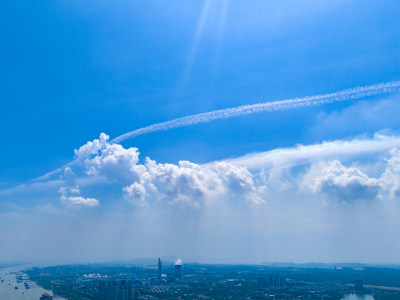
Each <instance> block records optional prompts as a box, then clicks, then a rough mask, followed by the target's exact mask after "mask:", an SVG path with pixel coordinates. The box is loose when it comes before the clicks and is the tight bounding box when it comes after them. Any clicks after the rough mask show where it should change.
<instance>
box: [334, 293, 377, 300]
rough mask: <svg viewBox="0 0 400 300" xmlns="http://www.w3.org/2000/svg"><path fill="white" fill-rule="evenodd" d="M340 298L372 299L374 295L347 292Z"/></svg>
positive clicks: (348, 299) (351, 299) (346, 299)
mask: <svg viewBox="0 0 400 300" xmlns="http://www.w3.org/2000/svg"><path fill="white" fill-rule="evenodd" d="M342 300H374V297H373V296H371V295H360V294H347V295H345V296H344V297H343V298H342Z"/></svg>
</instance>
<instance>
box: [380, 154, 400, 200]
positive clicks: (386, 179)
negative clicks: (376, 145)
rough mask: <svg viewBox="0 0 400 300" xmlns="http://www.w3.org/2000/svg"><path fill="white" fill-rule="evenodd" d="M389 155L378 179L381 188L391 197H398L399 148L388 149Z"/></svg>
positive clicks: (399, 194)
mask: <svg viewBox="0 0 400 300" xmlns="http://www.w3.org/2000/svg"><path fill="white" fill-rule="evenodd" d="M389 153H390V157H389V158H388V159H387V160H386V162H387V166H386V169H385V171H384V173H383V174H382V176H381V178H380V181H381V185H382V188H383V189H384V190H385V191H387V194H388V196H389V197H391V198H398V197H400V150H399V149H397V148H395V149H392V150H390V152H389Z"/></svg>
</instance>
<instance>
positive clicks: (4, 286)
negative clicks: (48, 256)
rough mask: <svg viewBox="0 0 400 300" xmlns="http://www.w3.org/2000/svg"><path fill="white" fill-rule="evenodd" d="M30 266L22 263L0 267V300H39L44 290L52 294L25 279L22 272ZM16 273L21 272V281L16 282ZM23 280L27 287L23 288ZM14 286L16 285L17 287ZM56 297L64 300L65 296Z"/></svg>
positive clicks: (25, 276)
mask: <svg viewBox="0 0 400 300" xmlns="http://www.w3.org/2000/svg"><path fill="white" fill-rule="evenodd" d="M31 267H33V266H31V265H24V266H14V267H8V268H2V269H0V277H1V280H0V300H39V299H40V296H41V295H42V294H43V293H45V292H47V293H49V294H51V295H52V294H53V293H52V292H51V291H48V290H45V289H43V288H41V287H39V286H38V285H37V284H36V283H34V282H32V281H30V280H27V279H28V277H27V275H25V274H24V273H23V270H26V269H28V268H31ZM16 273H22V275H23V276H22V278H23V280H22V282H17V278H16ZM3 280H4V281H3ZM25 282H27V283H28V284H29V286H30V288H29V289H26V288H25V285H24V283H25ZM15 287H18V289H16V288H15ZM57 299H58V300H66V299H65V298H57Z"/></svg>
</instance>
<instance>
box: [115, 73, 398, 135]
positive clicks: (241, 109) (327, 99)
mask: <svg viewBox="0 0 400 300" xmlns="http://www.w3.org/2000/svg"><path fill="white" fill-rule="evenodd" d="M399 91H400V81H391V82H386V83H379V84H374V85H367V86H362V87H355V88H350V89H345V90H342V91H338V92H335V93H329V94H322V95H315V96H307V97H303V98H293V99H288V100H278V101H270V102H263V103H257V104H251V105H243V106H238V107H232V108H226V109H220V110H215V111H211V112H206V113H201V114H196V115H191V116H186V117H182V118H178V119H174V120H171V121H167V122H162V123H156V124H153V125H150V126H146V127H143V128H140V129H136V130H133V131H130V132H128V133H125V134H122V135H120V136H118V137H116V138H114V139H113V140H111V142H112V143H120V142H122V141H124V140H126V139H129V138H134V137H136V136H139V135H143V134H148V133H151V132H157V131H165V130H169V129H173V128H179V127H185V126H190V125H196V124H200V123H207V122H211V121H214V120H220V119H229V118H234V117H239V116H244V115H250V114H254V113H260V112H270V111H280V110H288V109H293V108H299V107H306V106H314V105H322V104H328V103H333V102H340V101H346V100H355V99H361V98H364V97H370V96H376V95H381V94H386V93H394V92H399Z"/></svg>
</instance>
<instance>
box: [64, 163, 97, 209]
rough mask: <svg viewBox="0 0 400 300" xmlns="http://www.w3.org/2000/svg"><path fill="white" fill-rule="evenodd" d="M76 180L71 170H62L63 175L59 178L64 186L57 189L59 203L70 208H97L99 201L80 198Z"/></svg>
mask: <svg viewBox="0 0 400 300" xmlns="http://www.w3.org/2000/svg"><path fill="white" fill-rule="evenodd" d="M76 178H77V176H76V175H75V173H74V172H73V171H72V169H71V168H69V167H67V168H65V169H64V175H63V176H62V177H61V179H62V180H63V182H64V185H63V186H61V187H60V188H59V189H58V193H59V194H60V200H61V202H63V203H64V204H67V205H70V206H90V207H94V206H98V205H99V201H98V200H97V199H94V198H84V197H81V196H80V192H81V191H80V189H79V185H78V184H76Z"/></svg>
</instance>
